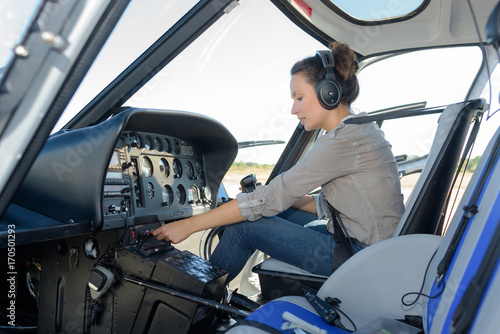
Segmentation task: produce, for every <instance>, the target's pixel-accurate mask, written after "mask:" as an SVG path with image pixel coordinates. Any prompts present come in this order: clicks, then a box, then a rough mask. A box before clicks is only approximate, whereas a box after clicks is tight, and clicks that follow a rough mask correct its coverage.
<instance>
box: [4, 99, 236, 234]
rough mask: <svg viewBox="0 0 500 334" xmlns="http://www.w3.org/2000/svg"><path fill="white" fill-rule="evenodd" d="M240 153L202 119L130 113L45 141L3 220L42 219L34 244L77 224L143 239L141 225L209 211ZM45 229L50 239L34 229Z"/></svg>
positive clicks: (185, 114)
mask: <svg viewBox="0 0 500 334" xmlns="http://www.w3.org/2000/svg"><path fill="white" fill-rule="evenodd" d="M237 150H238V144H237V142H236V140H235V139H234V137H233V136H232V135H231V134H230V133H229V131H228V130H227V129H226V128H225V127H224V126H223V125H221V124H220V123H218V122H217V121H215V120H213V119H211V118H208V117H206V116H203V115H199V114H194V113H188V112H180V111H168V110H145V109H133V108H130V109H127V110H125V111H122V112H121V113H120V114H118V115H116V116H114V117H112V118H110V119H108V120H107V121H105V122H103V123H100V124H98V125H95V126H91V127H87V128H83V129H78V130H71V131H64V132H60V133H56V134H54V135H53V136H52V137H51V138H49V139H48V141H47V143H46V145H45V147H44V149H43V150H42V152H41V153H40V155H39V157H38V158H37V160H36V162H35V164H34V165H33V167H32V168H31V170H30V172H29V174H28V176H27V177H26V179H25V181H24V183H23V185H22V186H21V188H20V190H19V191H18V193H17V195H16V197H15V200H14V203H15V204H14V205H13V206H12V208H10V210H9V214H8V215H7V216H8V219H9V220H12V219H15V216H16V213H18V214H19V215H24V214H26V211H27V210H28V211H29V212H31V213H32V214H36V215H40V217H38V218H37V221H40V219H42V220H44V219H46V222H45V224H42V225H44V226H40V223H38V226H37V229H38V231H39V232H40V235H39V236H38V237H39V238H40V239H41V240H38V241H43V240H46V239H49V238H57V235H58V232H57V231H58V230H57V229H58V227H59V228H60V229H61V233H62V231H63V229H64V231H65V232H64V233H65V234H64V235H61V237H62V236H68V228H69V231H71V226H78V228H77V229H76V230H81V229H82V225H84V226H87V227H88V229H89V231H99V230H107V229H114V228H120V227H126V226H128V227H129V228H130V229H131V231H132V232H133V233H132V235H134V234H135V227H136V226H137V233H140V234H142V235H143V234H147V233H149V232H150V231H149V230H148V229H147V227H146V228H144V227H143V226H147V225H148V224H150V223H154V222H160V221H165V222H168V221H172V220H177V219H180V218H186V217H190V216H192V215H195V214H199V213H203V212H206V211H208V210H210V209H211V208H214V207H215V205H216V202H217V193H218V188H219V185H220V183H221V181H222V178H223V176H224V175H225V173H226V172H227V170H228V168H229V167H230V165H231V163H232V162H233V160H234V158H235V156H236V154H237ZM58 225H61V226H58ZM139 225H140V226H141V227H138V226H139ZM45 226H47V227H51V232H50V235H49V234H47V235H45V236H44V232H43V229H42V230H39V228H40V227H45ZM19 227H20V225H19ZM54 228H55V230H54ZM69 233H70V234H71V232H69ZM30 242H34V241H33V240H32V237H30Z"/></svg>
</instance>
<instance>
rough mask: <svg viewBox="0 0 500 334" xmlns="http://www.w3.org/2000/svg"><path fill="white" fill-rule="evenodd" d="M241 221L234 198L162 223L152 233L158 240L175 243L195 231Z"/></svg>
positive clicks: (241, 217) (236, 201)
mask: <svg viewBox="0 0 500 334" xmlns="http://www.w3.org/2000/svg"><path fill="white" fill-rule="evenodd" d="M241 221H243V216H242V215H241V212H240V209H239V208H238V200H236V199H234V200H232V201H230V202H228V203H226V204H224V205H221V206H219V207H217V208H215V209H213V210H211V211H208V212H205V213H203V214H201V215H197V216H192V217H190V218H186V219H183V220H178V221H175V222H171V223H168V224H165V225H162V226H160V227H159V228H157V229H156V230H154V231H153V235H154V236H156V237H157V238H158V240H165V241H171V242H172V243H174V244H177V243H179V242H181V241H184V240H185V239H187V238H188V237H189V236H190V235H191V234H193V233H195V232H198V231H203V230H206V229H209V228H213V227H217V226H223V225H229V224H234V223H239V222H241Z"/></svg>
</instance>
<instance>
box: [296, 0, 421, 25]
mask: <svg viewBox="0 0 500 334" xmlns="http://www.w3.org/2000/svg"><path fill="white" fill-rule="evenodd" d="M294 2H295V1H294ZM297 2H301V1H297ZM428 2H429V1H427V0H408V1H394V0H355V1H353V0H323V3H325V4H326V5H327V6H328V7H330V8H331V9H332V10H334V11H335V12H337V13H338V14H339V15H341V16H344V17H346V18H347V19H348V20H350V21H353V22H356V23H359V24H370V23H372V24H373V23H381V22H387V21H400V20H404V19H407V18H410V17H412V16H415V15H416V14H418V13H419V12H420V11H421V10H423V9H424V8H425V6H426V5H427V3H428Z"/></svg>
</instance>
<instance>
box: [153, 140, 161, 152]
mask: <svg viewBox="0 0 500 334" xmlns="http://www.w3.org/2000/svg"><path fill="white" fill-rule="evenodd" d="M154 149H155V150H157V151H158V152H162V151H163V140H161V138H160V137H155V140H154Z"/></svg>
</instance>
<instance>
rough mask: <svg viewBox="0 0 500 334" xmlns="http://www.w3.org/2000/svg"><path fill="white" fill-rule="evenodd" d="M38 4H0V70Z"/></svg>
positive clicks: (6, 0)
mask: <svg viewBox="0 0 500 334" xmlns="http://www.w3.org/2000/svg"><path fill="white" fill-rule="evenodd" d="M38 3H39V0H23V1H19V0H2V1H1V2H0V68H1V67H3V66H5V64H6V63H7V61H8V60H9V58H10V57H11V55H12V49H13V47H14V45H16V44H17V43H19V40H20V38H21V35H22V34H23V32H24V30H25V28H26V26H27V25H28V23H29V22H30V19H31V17H32V15H33V13H34V11H35V9H36V7H37V6H38ZM0 76H1V72H0Z"/></svg>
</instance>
